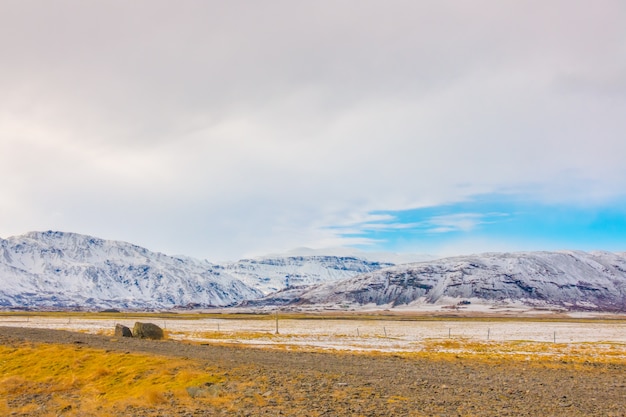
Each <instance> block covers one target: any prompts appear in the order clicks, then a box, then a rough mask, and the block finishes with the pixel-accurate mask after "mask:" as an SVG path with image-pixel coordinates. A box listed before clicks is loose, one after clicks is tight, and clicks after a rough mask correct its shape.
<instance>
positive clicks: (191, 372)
mask: <svg viewBox="0 0 626 417" xmlns="http://www.w3.org/2000/svg"><path fill="white" fill-rule="evenodd" d="M0 375H1V376H0V398H2V400H0V415H10V414H11V413H17V415H24V416H26V415H42V416H47V415H50V416H57V415H59V414H63V415H64V416H72V415H77V416H78V415H98V416H106V415H119V412H120V411H122V410H125V409H127V408H128V407H150V408H154V407H157V408H159V407H164V408H167V406H168V405H170V404H171V403H176V404H179V405H185V404H187V405H188V404H189V403H190V401H191V397H190V396H189V394H188V393H187V391H186V388H187V387H190V386H207V384H215V383H219V382H221V381H222V380H223V379H224V377H223V375H221V374H220V373H218V372H215V371H214V370H211V369H206V368H205V369H202V367H200V366H199V364H198V363H196V362H194V361H191V360H184V359H172V358H164V357H156V356H148V355H139V354H124V353H114V352H106V351H101V350H96V349H87V348H81V347H74V346H63V345H23V346H18V347H8V346H0ZM229 400H230V399H228V398H221V399H220V398H219V395H218V396H215V398H211V397H209V396H207V397H206V398H201V399H194V403H199V402H200V403H202V402H204V403H207V405H210V404H211V402H215V403H224V402H228V401H229Z"/></svg>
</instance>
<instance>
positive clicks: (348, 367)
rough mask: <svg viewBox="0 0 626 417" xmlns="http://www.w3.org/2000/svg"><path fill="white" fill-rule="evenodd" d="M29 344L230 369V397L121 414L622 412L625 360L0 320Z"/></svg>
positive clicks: (9, 340)
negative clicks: (199, 337) (278, 341)
mask: <svg viewBox="0 0 626 417" xmlns="http://www.w3.org/2000/svg"><path fill="white" fill-rule="evenodd" d="M24 341H28V342H34V343H60V344H70V345H74V346H85V347H91V348H95V349H104V350H109V351H121V352H143V353H148V354H155V355H163V356H170V357H182V358H190V359H193V360H197V361H200V362H201V363H207V364H210V365H211V366H212V367H213V368H217V369H219V370H221V371H222V372H223V375H225V376H226V378H227V380H226V381H225V382H224V383H222V384H221V385H220V386H219V387H213V388H212V389H218V390H224V391H228V390H231V391H232V390H238V392H236V393H235V394H237V395H235V397H234V398H236V399H235V400H233V401H232V403H231V404H222V405H220V404H215V405H214V406H211V407H204V408H198V407H189V406H187V405H183V404H177V403H176V401H174V400H173V402H172V404H170V405H169V406H168V407H167V408H163V407H155V408H150V407H146V408H137V409H133V410H126V411H125V412H124V413H123V414H120V415H135V416H150V417H154V416H169V415H180V416H214V415H234V416H296V415H307V416H311V417H314V416H626V365H624V364H620V363H617V364H616V363H608V364H604V363H562V362H561V361H558V360H556V359H555V360H554V361H541V362H532V361H531V362H527V361H526V362H525V361H520V360H512V359H502V358H500V359H494V360H487V361H485V360H473V359H469V358H455V357H454V356H452V357H450V358H448V359H433V358H420V357H416V358H407V357H395V356H393V355H391V354H389V355H387V354H384V355H363V354H347V353H342V354H333V353H310V352H289V351H279V350H264V349H253V348H241V347H231V346H217V345H197V344H196V345H194V344H189V343H182V342H176V341H148V340H138V339H126V338H124V339H119V340H116V339H112V338H111V337H110V336H99V335H90V334H83V333H72V332H66V331H58V330H47V329H23V328H13V327H0V344H5V345H11V344H17V343H22V342H24ZM229 378H230V379H232V380H233V381H239V383H238V384H234V383H233V384H229V381H228V379H229ZM246 380H249V381H250V384H249V385H247V386H246V389H245V390H242V386H243V385H242V384H241V381H246ZM259 380H262V381H263V384H262V386H261V385H259V384H258V383H257V382H255V381H259ZM231 393H232V392H231ZM250 399H255V400H254V401H253V400H250ZM12 401H14V402H16V401H17V402H19V401H20V399H19V398H14V399H12ZM23 401H33V399H32V398H23ZM41 401H45V399H41ZM15 405H16V406H18V405H19V404H15ZM164 410H167V411H164ZM74 411H76V409H74ZM32 415H37V414H32ZM59 415H62V413H61V414H59ZM76 415H81V414H80V413H79V414H76Z"/></svg>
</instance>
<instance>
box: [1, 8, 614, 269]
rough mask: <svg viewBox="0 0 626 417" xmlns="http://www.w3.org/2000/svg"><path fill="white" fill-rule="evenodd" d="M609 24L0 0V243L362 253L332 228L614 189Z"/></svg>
mask: <svg viewBox="0 0 626 417" xmlns="http://www.w3.org/2000/svg"><path fill="white" fill-rule="evenodd" d="M625 17H626V10H625V8H624V6H623V4H622V2H620V1H617V0H616V1H609V0H603V1H600V2H599V3H598V2H596V3H594V5H593V6H590V5H588V3H586V2H571V1H565V0H562V1H555V2H550V3H546V2H535V1H531V2H517V3H514V4H513V3H503V2H499V1H489V0H482V1H478V2H472V4H471V5H470V4H469V3H468V4H467V5H465V4H462V3H459V2H456V1H434V0H433V1H420V2H404V1H391V2H385V3H384V4H383V3H381V2H370V1H366V2H358V3H355V2H353V1H347V0H345V1H334V2H332V4H331V3H325V2H321V3H320V2H312V3H307V4H297V5H296V4H295V3H293V2H285V1H271V2H269V3H263V4H261V3H259V4H256V3H255V4H251V3H249V2H240V1H232V2H227V3H224V2H213V1H209V2H194V1H190V2H185V3H184V4H180V5H178V4H177V5H173V4H172V3H170V2H161V1H135V2H132V3H127V2H105V3H91V2H87V3H86V2H80V1H70V0H66V1H62V2H55V3H54V4H52V3H50V2H45V1H40V2H35V3H33V2H28V3H21V2H9V3H4V4H3V5H2V6H0V50H2V51H3V60H2V66H1V67H0V91H2V96H1V97H0V178H2V179H1V180H0V213H2V214H3V216H2V219H4V220H2V221H0V234H2V235H3V236H5V235H7V234H16V233H22V232H25V231H27V230H31V229H42V228H45V229H48V228H59V229H63V230H71V231H77V232H84V233H93V234H98V235H101V236H103V237H107V238H120V239H125V240H130V241H133V242H135V243H138V244H142V245H145V246H148V247H150V248H154V249H159V250H164V251H168V252H172V253H181V252H185V253H188V254H191V255H195V256H205V257H208V258H211V259H218V258H221V257H236V256H238V254H247V253H263V252H270V251H276V250H285V249H289V248H291V247H298V246H311V247H321V246H323V245H329V246H336V245H341V244H345V243H355V242H356V243H368V242H366V241H361V240H359V238H350V239H352V240H349V241H348V240H345V239H342V238H341V237H340V236H338V235H337V233H338V230H341V231H342V232H343V231H344V229H343V228H341V227H346V226H349V225H357V224H361V225H367V227H369V228H376V227H384V228H387V229H389V228H394V227H398V228H403V227H406V226H405V225H400V224H396V225H394V224H393V222H392V221H391V219H388V218H376V216H372V215H370V214H369V213H371V212H373V211H375V210H401V209H408V208H413V207H423V206H431V205H436V204H444V203H450V202H455V201H461V200H463V199H466V198H469V197H471V196H472V195H475V194H478V193H480V194H485V193H490V192H502V191H503V190H504V191H509V192H515V190H520V189H522V190H524V191H525V192H528V190H529V189H530V190H531V194H533V197H536V198H538V199H558V200H559V201H574V200H581V199H585V200H588V201H591V202H593V201H600V200H602V201H604V200H610V199H611V198H612V197H614V196H615V195H621V194H623V190H624V189H625V187H626V167H625V165H624V163H623V155H625V154H626V141H624V140H623V138H624V133H625V132H626V119H625V118H624V117H623V114H625V113H626V93H625V90H624V88H623V85H624V83H623V81H624V76H623V74H624V73H625V72H624V71H625V69H626V46H625V44H624V42H623V39H625V38H626V27H625V26H624V25H623V21H624V18H625ZM581 196H583V197H581ZM479 221H480V219H472V218H471V217H466V218H463V219H440V220H439V223H437V224H433V227H432V230H433V231H439V232H442V231H445V230H459V229H461V230H463V228H472V227H476V225H477V224H478V223H477V222H479ZM333 226H341V227H340V228H339V229H334V228H333ZM355 239H356V240H355Z"/></svg>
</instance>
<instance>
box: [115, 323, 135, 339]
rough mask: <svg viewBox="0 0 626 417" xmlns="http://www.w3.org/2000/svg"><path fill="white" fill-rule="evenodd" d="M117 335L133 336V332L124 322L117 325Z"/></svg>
mask: <svg viewBox="0 0 626 417" xmlns="http://www.w3.org/2000/svg"><path fill="white" fill-rule="evenodd" d="M115 337H133V332H131V331H130V329H129V328H128V327H126V326H124V325H123V324H116V325H115Z"/></svg>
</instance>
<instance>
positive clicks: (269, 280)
mask: <svg viewBox="0 0 626 417" xmlns="http://www.w3.org/2000/svg"><path fill="white" fill-rule="evenodd" d="M390 266H393V264H391V263H382V262H370V261H367V260H365V259H360V258H356V257H351V256H319V255H314V256H288V257H271V258H259V259H242V260H240V261H238V262H233V263H229V264H226V265H224V270H225V271H226V272H227V273H228V274H230V275H232V276H234V277H236V278H238V279H240V280H241V281H243V282H244V283H246V284H247V285H249V286H251V287H254V288H257V289H259V290H260V291H262V292H263V293H264V294H269V293H272V292H275V291H279V290H283V289H285V288H290V287H301V286H310V285H314V284H320V283H324V282H335V281H338V280H341V279H345V278H351V277H354V276H356V275H359V274H364V273H367V272H373V271H377V270H379V269H381V268H385V267H390Z"/></svg>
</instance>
